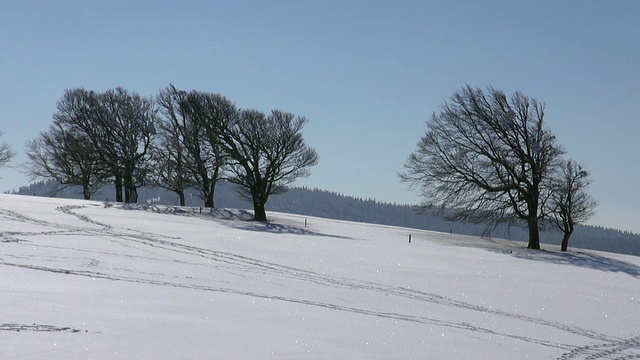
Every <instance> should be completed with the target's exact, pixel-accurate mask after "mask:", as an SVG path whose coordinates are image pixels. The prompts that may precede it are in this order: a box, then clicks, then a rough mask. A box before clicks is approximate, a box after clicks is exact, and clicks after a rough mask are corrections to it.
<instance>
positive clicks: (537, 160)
mask: <svg viewBox="0 0 640 360" xmlns="http://www.w3.org/2000/svg"><path fill="white" fill-rule="evenodd" d="M544 110H545V106H544V104H542V103H540V102H538V101H537V100H535V99H532V98H529V97H526V96H524V95H523V94H521V93H520V92H516V93H514V94H513V95H512V96H511V97H510V98H508V97H507V95H505V93H504V92H502V91H500V90H497V89H494V88H493V87H489V88H488V89H487V92H486V93H485V92H484V91H483V90H481V89H479V88H473V87H471V86H469V85H467V86H465V87H463V88H462V89H461V90H459V91H457V92H455V93H454V94H453V96H451V98H450V101H446V102H445V103H444V104H443V105H442V107H441V111H440V112H439V113H433V115H432V116H431V119H430V120H429V121H427V133H426V135H424V136H423V137H422V139H421V140H420V142H419V143H418V146H417V149H416V150H415V151H414V152H413V153H412V154H411V155H410V156H409V158H408V160H407V162H406V163H405V169H406V172H404V173H401V174H399V175H400V178H401V180H403V181H405V182H408V183H409V184H410V185H411V186H412V188H416V189H418V190H419V191H420V193H421V195H422V196H423V198H424V203H423V209H435V210H436V211H438V212H439V213H440V214H441V215H443V216H444V217H445V218H447V219H449V220H454V221H470V222H475V223H481V222H485V223H488V224H497V223H499V222H510V223H514V222H515V223H520V222H523V223H524V224H526V226H527V227H528V230H529V244H528V248H530V249H540V235H539V226H538V223H539V220H540V219H541V218H543V217H544V212H543V209H544V206H543V205H544V202H545V201H546V200H547V194H548V191H546V190H545V189H544V184H545V180H546V179H548V178H549V177H550V176H552V175H553V173H554V171H555V169H556V166H557V164H558V163H559V160H560V157H561V155H562V154H563V153H564V151H563V150H562V148H561V147H559V146H558V145H557V144H556V138H555V136H554V135H553V134H552V133H551V131H550V130H549V129H548V128H547V126H546V123H545V118H544V115H545V112H544Z"/></svg>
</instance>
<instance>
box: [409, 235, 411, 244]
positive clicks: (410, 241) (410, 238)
mask: <svg viewBox="0 0 640 360" xmlns="http://www.w3.org/2000/svg"><path fill="white" fill-rule="evenodd" d="M409 244H411V234H409Z"/></svg>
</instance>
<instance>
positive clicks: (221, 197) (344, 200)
mask: <svg viewBox="0 0 640 360" xmlns="http://www.w3.org/2000/svg"><path fill="white" fill-rule="evenodd" d="M16 193H17V194H20V195H37V196H54V197H61V198H81V197H82V189H81V188H79V187H68V188H64V189H62V190H60V185H59V184H57V183H55V182H37V183H33V184H30V185H29V186H24V187H21V188H20V189H19V190H18V191H17V192H16ZM93 198H94V199H99V200H107V201H108V200H109V199H111V200H113V199H114V194H113V189H112V187H111V186H104V187H103V188H102V189H100V190H99V191H98V192H97V193H96V194H95V195H94V197H93ZM139 202H140V203H142V204H163V205H178V198H177V196H176V195H175V194H173V193H171V192H169V191H167V190H164V189H160V188H148V187H146V188H142V189H140V191H139ZM215 204H216V207H221V208H233V209H253V206H252V204H251V203H250V202H249V201H247V200H246V199H243V198H242V197H240V196H239V195H238V193H237V191H236V190H235V188H234V187H233V185H231V184H229V183H226V182H221V183H219V184H218V185H217V186H216V192H215ZM187 205H188V206H202V205H203V201H202V199H201V198H200V197H199V196H198V192H197V191H195V190H193V189H191V190H190V191H187ZM269 211H277V212H283V213H289V214H299V215H307V216H315V217H323V218H330V219H337V220H347V221H358V222H368V223H372V224H383V225H392V226H401V227H410V228H416V229H423V230H433V231H441V232H452V233H453V234H461V235H475V236H485V235H488V236H490V237H494V238H500V239H509V240H516V241H527V240H528V239H529V232H528V231H527V229H526V227H525V228H520V227H511V228H509V227H506V226H498V227H497V228H495V229H492V230H491V231H490V232H489V233H488V234H487V233H486V231H487V226H486V224H469V223H456V222H450V221H445V220H443V219H442V218H440V217H438V216H436V215H434V214H429V213H425V214H421V215H418V214H417V213H416V212H415V209H414V207H413V206H410V205H397V204H388V203H380V202H377V201H375V200H373V199H360V198H354V197H350V196H346V195H341V194H337V193H334V192H330V191H325V190H319V189H313V190H312V189H307V188H292V189H290V190H289V191H287V192H286V193H284V194H282V195H278V196H271V197H270V198H269V202H268V203H267V212H269ZM540 237H541V242H542V243H544V244H553V245H560V241H561V240H562V234H561V233H560V232H558V231H553V230H546V231H545V230H543V231H541V233H540ZM569 247H570V248H580V249H590V250H600V251H608V252H615V253H620V254H627V255H637V256H640V234H633V233H631V232H627V231H620V230H617V229H609V228H603V227H594V226H583V225H577V226H576V229H575V232H574V234H573V236H572V237H571V240H570V242H569Z"/></svg>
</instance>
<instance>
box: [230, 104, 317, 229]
mask: <svg viewBox="0 0 640 360" xmlns="http://www.w3.org/2000/svg"><path fill="white" fill-rule="evenodd" d="M232 120H233V121H232V122H231V123H229V124H227V126H226V131H224V132H222V133H221V135H222V143H223V148H224V150H225V152H226V153H228V154H229V158H230V160H229V172H230V174H231V176H230V177H229V181H230V182H232V183H235V184H237V185H239V186H240V188H241V189H242V192H241V193H242V194H243V195H244V196H245V197H247V198H248V199H251V201H252V202H253V208H254V219H255V220H256V221H266V220H267V216H266V211H265V205H266V203H267V200H268V199H269V196H270V195H274V194H280V193H282V192H284V191H285V190H286V186H287V185H288V184H290V183H292V182H293V181H295V180H296V179H297V178H300V177H306V176H309V174H310V171H309V167H311V166H314V165H316V164H317V163H318V154H317V153H316V151H315V150H314V149H313V148H310V147H309V146H307V145H306V144H305V141H304V138H303V136H302V129H303V127H304V125H305V124H306V123H307V119H306V118H305V117H300V116H297V117H296V116H294V115H293V114H291V113H287V112H282V111H279V110H273V111H272V112H271V114H269V115H265V114H264V113H262V112H260V111H256V110H242V111H240V112H239V114H238V116H237V117H235V118H232Z"/></svg>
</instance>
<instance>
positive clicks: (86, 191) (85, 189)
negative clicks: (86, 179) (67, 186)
mask: <svg viewBox="0 0 640 360" xmlns="http://www.w3.org/2000/svg"><path fill="white" fill-rule="evenodd" d="M82 196H83V197H84V199H85V200H91V188H90V187H89V185H88V184H84V185H82Z"/></svg>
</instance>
